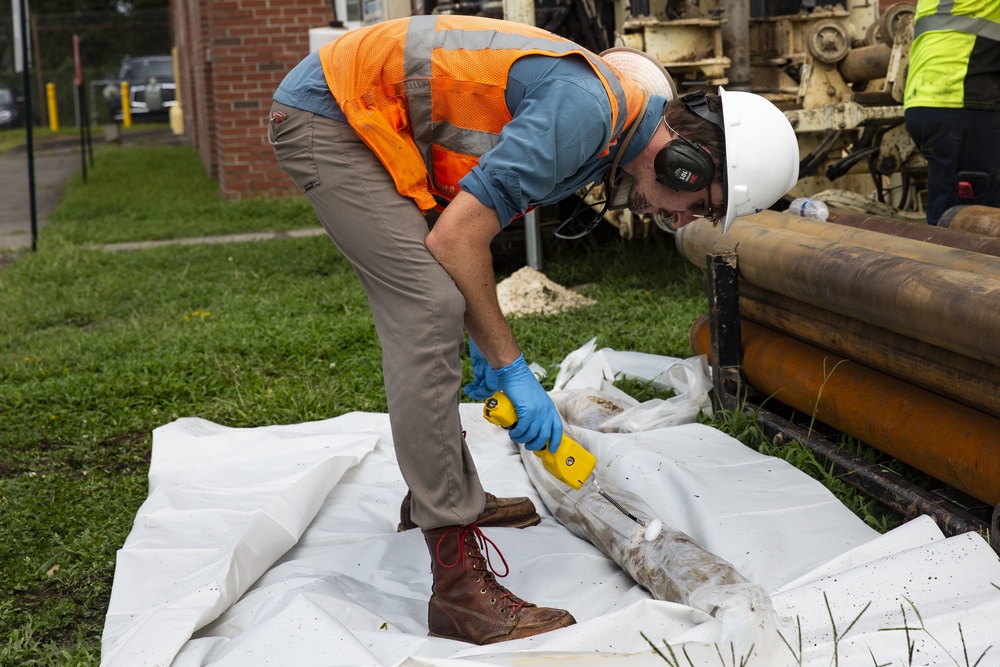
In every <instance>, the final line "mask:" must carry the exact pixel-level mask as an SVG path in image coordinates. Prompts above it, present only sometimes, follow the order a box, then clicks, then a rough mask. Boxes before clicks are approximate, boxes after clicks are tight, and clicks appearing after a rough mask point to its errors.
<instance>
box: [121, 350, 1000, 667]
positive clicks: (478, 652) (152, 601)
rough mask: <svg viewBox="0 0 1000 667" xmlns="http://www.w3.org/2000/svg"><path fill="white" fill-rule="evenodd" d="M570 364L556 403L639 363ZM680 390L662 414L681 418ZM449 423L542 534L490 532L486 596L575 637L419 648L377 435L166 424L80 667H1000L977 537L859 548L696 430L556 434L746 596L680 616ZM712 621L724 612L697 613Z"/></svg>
mask: <svg viewBox="0 0 1000 667" xmlns="http://www.w3.org/2000/svg"><path fill="white" fill-rule="evenodd" d="M571 356H572V355H571ZM578 356H579V357H580V359H579V360H578V361H575V362H573V364H572V366H573V367H574V368H575V370H572V369H571V364H570V363H565V364H564V373H563V375H564V376H565V377H568V378H569V379H568V380H567V381H564V382H563V383H562V385H561V387H560V388H561V389H566V388H567V387H568V386H569V388H573V387H572V386H570V385H571V383H572V382H576V383H577V384H578V385H580V386H583V387H586V386H590V387H596V385H600V384H601V380H602V378H606V377H607V374H608V373H611V374H612V375H613V374H615V373H619V372H623V371H622V368H623V367H624V366H626V365H627V364H628V363H632V362H635V361H636V360H637V358H636V357H633V356H631V355H630V354H629V353H622V352H612V351H601V352H596V353H595V352H593V350H592V349H590V350H584V351H583V352H582V353H581V354H580V355H578ZM616 357H620V358H622V359H625V360H627V363H626V364H620V363H618V362H617V361H615V359H616ZM609 360H610V361H609ZM567 361H568V362H569V361H571V360H570V359H569V358H568V359H567ZM653 361H656V362H657V363H656V364H653V363H651V362H653ZM679 363H680V360H664V359H663V358H657V359H654V358H651V357H650V355H642V358H641V359H639V361H638V363H636V364H635V366H636V368H637V369H638V372H636V373H632V372H631V371H625V372H629V373H630V374H633V375H635V376H636V377H643V376H644V374H649V373H653V372H654V371H655V375H654V377H655V376H657V375H660V373H661V372H662V371H663V370H669V369H671V368H672V369H674V370H673V372H677V371H678V370H683V371H684V372H683V373H681V374H682V375H686V374H687V372H688V370H690V369H691V368H695V367H697V365H698V363H699V362H697V361H694V362H693V363H684V364H681V367H680V368H678V364H679ZM588 365H589V368H590V370H588V371H584V369H586V368H587V367H588ZM595 367H596V368H598V369H599V370H597V371H595V370H594V369H595ZM567 369H570V370H567ZM656 369H660V370H656ZM633 370H634V369H633ZM581 373H582V374H583V375H588V374H589V375H591V380H588V381H583V379H582V376H581ZM695 375H696V374H695ZM594 378H596V381H595V380H594ZM580 386H577V387H576V388H580ZM697 386H698V381H695V382H694V383H692V387H694V388H693V389H690V391H694V392H697V391H698V389H697ZM690 391H689V390H682V391H680V394H681V395H682V396H684V397H685V398H682V400H679V401H675V403H687V402H690V403H693V404H695V405H700V403H699V401H698V400H694V399H691V394H690ZM689 399H691V400H689ZM671 400H673V399H671ZM650 407H653V408H660V413H659V414H658V416H657V417H656V418H655V419H654V420H652V421H659V420H661V419H666V420H667V421H669V420H670V419H673V418H674V417H673V416H670V415H668V414H667V413H669V412H671V410H669V409H667V410H664V409H663V408H662V404H658V405H654V406H650ZM690 407H691V406H690V405H688V406H686V408H688V409H690ZM698 409H701V408H695V409H694V414H697V411H698ZM640 413H641V411H640ZM640 413H636V415H635V416H636V418H637V419H638V420H639V421H638V422H636V423H637V424H639V425H640V426H641V422H642V421H643V417H642V415H641V414H640ZM462 414H463V421H464V425H465V426H466V428H467V429H468V434H467V441H468V442H469V445H470V447H471V448H472V450H473V454H474V456H475V458H476V462H477V466H478V468H479V471H480V475H481V476H482V478H483V480H484V484H485V485H486V487H487V489H488V490H490V491H492V492H493V493H497V494H500V495H526V496H529V497H531V498H533V499H534V501H535V504H536V506H537V507H538V510H539V513H540V514H541V515H542V517H543V521H542V523H541V524H540V525H539V526H535V527H532V528H528V529H524V530H513V529H492V530H489V531H488V534H489V536H490V538H491V539H493V540H494V541H495V542H496V543H497V544H498V546H499V547H500V549H501V550H502V551H503V554H504V556H505V557H506V559H507V562H508V563H509V565H510V574H509V575H508V576H507V577H506V578H505V579H504V580H503V583H504V584H505V585H506V586H508V587H509V588H510V589H511V590H512V591H513V592H514V593H516V594H518V595H521V596H523V597H525V598H526V599H528V600H531V601H532V602H536V603H538V604H544V605H548V606H558V607H562V608H566V609H569V610H570V611H571V612H572V613H573V614H574V616H575V617H576V618H577V621H578V623H577V624H576V625H574V626H572V627H569V628H566V629H563V630H559V631H557V632H552V633H548V634H546V635H541V636H538V637H533V638H529V639H524V640H518V641H514V642H507V643H503V644H498V645H493V646H489V647H477V646H471V645H467V644H463V643H460V642H454V641H450V640H445V639H437V638H430V637H427V636H426V632H427V627H426V604H427V599H428V598H429V596H430V585H431V581H430V567H429V556H428V554H427V551H426V548H425V545H424V544H423V539H422V537H421V535H420V533H419V532H418V531H408V532H405V533H397V532H396V528H395V527H396V523H397V522H398V511H399V502H400V500H401V499H402V496H403V494H404V493H405V485H404V483H403V481H402V479H401V477H400V476H399V472H398V469H397V467H396V463H395V458H394V456H393V452H392V441H391V436H390V434H389V429H388V419H387V418H386V416H385V415H379V414H362V413H352V414H349V415H344V416H342V417H338V418H335V419H330V420H326V421H321V422H313V423H308V424H297V425H289V426H273V427H264V428H257V429H230V428H226V427H223V426H219V425H215V424H211V423H209V422H205V421H203V420H192V419H181V420H178V421H176V422H173V423H170V424H167V425H165V426H163V427H161V428H160V429H157V431H155V432H154V437H153V460H152V463H151V466H150V494H149V497H148V499H147V501H146V502H145V503H144V504H143V506H142V507H141V508H140V509H139V512H138V514H137V516H136V520H135V523H134V526H133V530H132V532H131V534H130V535H129V537H128V539H127V541H126V544H125V545H124V547H123V549H122V550H121V551H120V552H119V557H118V567H117V569H116V573H115V582H114V587H113V590H112V595H111V601H110V605H109V610H108V617H107V622H106V625H105V633H104V638H103V642H102V665H105V666H107V667H137V666H140V665H161V666H166V665H173V666H174V667H191V666H195V665H198V666H200V665H213V666H220V667H221V666H226V665H239V667H256V666H258V665H260V666H264V665H296V666H305V665H354V664H365V665H446V664H452V663H455V664H458V663H459V662H460V663H461V664H465V665H469V664H483V665H486V664H489V665H496V664H514V663H520V664H524V663H525V662H529V663H530V662H535V661H541V660H542V659H544V660H545V661H546V662H547V663H572V664H574V665H587V664H606V663H607V660H608V659H609V657H614V659H615V661H616V662H621V663H623V664H637V665H638V664H642V665H647V664H648V665H663V664H665V663H664V661H663V660H662V658H660V656H658V655H656V654H655V653H654V652H653V651H652V649H651V648H650V646H649V644H648V643H647V641H646V639H645V638H643V634H645V636H646V637H648V638H650V639H651V640H653V641H654V642H656V643H657V645H658V646H659V648H660V650H662V651H664V652H666V651H667V650H668V649H667V648H665V644H664V642H667V643H669V645H670V646H671V647H672V649H673V650H674V651H675V652H676V654H677V655H678V656H679V657H680V658H681V660H682V663H681V664H686V661H687V658H684V657H683V656H684V654H686V655H687V656H688V657H689V658H690V661H691V663H692V664H695V665H702V664H704V665H718V664H730V663H731V662H732V660H731V655H735V656H736V664H739V660H740V657H741V654H746V652H747V650H749V647H753V651H754V660H753V662H752V663H751V664H767V665H783V664H789V665H797V664H802V665H816V666H818V665H824V666H825V665H830V664H833V663H834V656H836V659H837V661H838V663H837V664H840V665H853V664H866V665H870V664H876V663H877V664H887V663H891V664H900V665H908V664H914V665H924V664H926V665H936V664H965V662H964V659H963V655H968V656H969V658H970V660H969V664H972V663H973V662H975V660H976V658H978V657H979V655H980V654H982V653H983V651H987V653H986V657H985V658H984V660H983V662H981V663H980V664H981V665H986V664H1000V647H994V646H993V644H994V639H993V638H994V636H995V624H996V619H998V618H1000V588H998V586H1000V562H998V559H997V557H996V554H995V553H994V552H993V551H992V550H991V549H990V548H989V546H988V545H987V544H986V543H985V541H984V540H982V538H980V537H978V536H975V535H962V536H958V537H953V538H949V539H944V538H943V536H942V535H941V533H940V531H938V530H937V528H936V527H935V526H934V525H933V522H931V521H930V520H929V519H918V520H915V521H912V522H910V523H908V524H906V525H904V526H902V527H901V528H898V529H896V530H894V531H892V532H890V533H889V534H887V535H884V536H879V535H878V534H877V533H875V532H874V531H873V530H871V529H870V528H868V527H866V526H865V525H864V524H863V522H861V521H860V520H859V519H857V518H856V517H854V516H853V515H852V514H850V513H849V512H848V511H847V510H845V509H844V508H843V506H842V505H840V503H839V502H837V501H836V500H835V499H834V498H833V497H832V496H830V494H829V493H827V492H826V491H825V489H823V487H822V486H821V485H819V484H818V483H816V482H815V481H813V480H812V479H811V478H808V477H807V476H806V475H805V474H803V473H801V472H800V471H798V470H796V469H794V468H793V467H791V466H790V465H788V464H785V463H784V462H782V461H779V460H776V459H773V458H769V457H763V456H761V455H759V454H756V453H755V452H753V451H751V450H749V449H747V448H746V447H744V446H743V445H742V444H741V443H739V442H737V441H736V440H733V439H732V438H729V437H727V436H725V435H723V434H721V433H719V432H718V431H715V430H713V429H711V428H708V427H705V426H700V425H697V424H686V425H680V426H667V427H661V428H653V429H651V430H650V429H646V430H637V431H635V432H630V433H602V432H600V431H597V430H590V429H587V430H583V429H580V428H577V429H576V430H575V431H574V436H575V437H578V438H579V439H580V441H581V443H582V444H584V445H585V446H587V447H588V448H589V449H591V450H592V451H594V452H595V454H597V456H598V469H597V472H598V474H599V475H601V477H602V479H605V480H607V481H608V482H609V483H610V484H612V485H614V486H615V487H617V488H620V489H622V491H623V492H624V493H629V494H633V495H635V496H636V497H639V498H641V499H642V501H643V502H644V503H646V504H647V505H648V506H649V508H650V511H651V512H653V513H655V514H656V515H657V516H658V517H659V518H661V519H662V520H663V521H664V523H666V524H667V525H669V526H671V527H673V528H676V529H677V530H681V531H683V532H684V533H686V534H688V535H690V536H691V537H692V538H694V539H695V540H696V541H697V542H698V543H699V544H700V545H701V546H702V547H705V548H706V549H708V550H709V551H710V552H712V553H713V554H716V555H718V556H719V557H720V558H722V559H724V560H725V561H727V562H729V563H731V564H732V565H733V566H734V567H735V568H736V570H737V571H738V572H739V573H740V575H742V576H743V577H744V578H746V579H747V580H748V582H749V583H748V584H747V586H750V587H752V590H749V591H748V590H746V589H743V590H742V592H738V593H737V594H736V595H733V594H732V593H733V592H734V589H727V587H726V586H718V587H708V588H705V589H701V590H700V591H695V593H694V595H695V596H697V597H696V599H693V600H690V601H689V602H690V603H691V605H692V606H687V605H681V604H676V603H671V602H664V601H658V600H653V599H652V598H651V596H650V594H649V593H648V591H646V590H645V589H644V588H642V587H641V586H639V585H638V584H636V583H635V581H634V580H633V579H632V578H631V577H630V576H629V575H627V574H626V573H625V572H624V571H623V570H622V568H620V567H619V566H618V565H617V563H615V562H614V561H613V560H612V559H611V558H609V557H608V556H607V555H605V554H604V553H602V552H601V551H600V550H599V549H598V548H597V547H595V546H594V545H592V544H591V543H589V542H588V541H585V540H583V539H581V538H580V537H578V536H577V535H575V534H574V533H573V532H571V531H570V530H569V529H567V528H566V527H564V526H563V525H562V524H560V523H559V522H558V521H557V520H556V519H555V517H554V516H553V515H552V514H551V513H550V512H548V511H547V509H546V505H545V504H544V502H543V499H542V496H541V495H540V494H539V492H538V491H537V490H536V489H535V487H534V486H533V485H532V483H531V481H530V478H529V476H528V474H527V472H526V470H525V467H524V465H523V464H522V461H521V457H520V455H519V453H518V450H517V448H516V446H514V445H513V444H512V443H511V442H510V441H509V439H508V438H507V435H506V433H505V432H504V431H502V430H501V429H499V428H498V427H495V426H493V425H491V424H489V423H487V422H486V421H485V420H484V419H483V418H482V416H481V415H482V412H481V406H478V405H475V404H468V405H463V413H462ZM755 594H759V595H760V596H761V597H760V598H759V599H757V600H756V602H751V606H753V608H752V609H750V608H749V607H748V606H747V604H746V600H748V599H750V600H753V597H752V596H753V595H755ZM748 596H749V597H748ZM715 607H718V608H719V609H720V610H725V611H726V612H727V613H716V615H715V616H714V617H713V616H710V615H708V614H706V613H705V612H704V611H702V610H703V609H706V608H709V609H710V608H715ZM768 607H770V608H771V609H772V610H773V613H769V614H763V615H762V614H761V613H759V611H760V609H767V608H768ZM918 612H919V613H918ZM762 619H763V620H762ZM904 627H908V628H909V630H908V631H904V630H902V629H901V628H904ZM800 633H801V637H802V639H801V644H800V643H799V635H800ZM911 644H912V650H913V659H912V660H910V659H909V657H908V656H909V651H910V645H911ZM800 646H801V648H800ZM991 647H992V648H991ZM682 652H683V653H682ZM720 654H721V655H723V656H725V661H724V663H720V662H719V660H720ZM873 657H874V659H875V662H873Z"/></svg>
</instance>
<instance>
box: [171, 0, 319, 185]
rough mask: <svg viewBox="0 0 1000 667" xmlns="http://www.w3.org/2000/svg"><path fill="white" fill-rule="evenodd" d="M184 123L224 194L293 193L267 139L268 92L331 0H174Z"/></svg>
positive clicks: (301, 51) (300, 53)
mask: <svg viewBox="0 0 1000 667" xmlns="http://www.w3.org/2000/svg"><path fill="white" fill-rule="evenodd" d="M171 17H172V21H173V25H174V39H175V42H176V47H177V59H178V69H179V71H180V79H181V81H180V83H181V105H182V107H183V109H184V120H185V127H186V129H187V135H188V136H189V137H190V139H191V142H192V144H193V145H194V147H195V148H197V150H198V153H199V154H200V155H201V160H202V163H203V164H204V165H205V170H206V171H207V172H208V173H209V174H210V175H211V176H212V178H214V179H216V180H217V181H218V182H219V187H220V191H221V193H222V196H223V197H224V198H226V199H231V200H238V199H244V198H248V197H256V196H262V195H268V196H281V195H288V194H294V193H297V192H298V190H297V189H296V188H295V186H294V185H292V182H291V180H290V179H289V178H288V176H287V175H285V173H284V172H282V171H281V170H280V169H279V168H278V166H277V164H276V163H275V161H274V154H273V153H272V152H271V147H270V146H269V145H268V143H267V139H266V134H265V131H266V120H267V113H268V110H269V109H270V108H271V95H272V93H274V89H275V88H277V86H278V84H279V83H280V82H281V79H282V78H283V77H284V75H285V73H286V72H288V70H290V69H291V68H292V67H294V66H295V65H296V64H297V63H298V62H299V61H300V60H301V59H302V58H303V57H304V56H306V55H307V54H308V53H309V28H316V27H321V26H325V25H327V24H328V22H329V21H330V19H332V18H333V12H332V10H331V5H330V0H171Z"/></svg>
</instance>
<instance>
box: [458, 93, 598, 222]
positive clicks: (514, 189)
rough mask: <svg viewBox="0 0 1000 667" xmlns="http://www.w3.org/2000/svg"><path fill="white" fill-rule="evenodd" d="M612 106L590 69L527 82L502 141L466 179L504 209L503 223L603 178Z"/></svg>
mask: <svg viewBox="0 0 1000 667" xmlns="http://www.w3.org/2000/svg"><path fill="white" fill-rule="evenodd" d="M611 129H612V127H611V109H610V103H609V101H608V97H607V94H606V93H605V91H604V88H603V85H602V84H601V82H600V80H599V79H598V78H597V77H596V76H594V75H593V74H591V75H585V76H576V77H573V78H568V79H564V78H553V79H551V80H545V81H540V82H538V83H536V84H534V85H532V86H530V87H529V88H527V89H526V90H525V94H524V97H523V98H522V99H521V100H520V102H519V104H518V105H517V108H516V109H514V110H513V118H512V120H511V121H510V122H509V123H508V124H507V125H506V126H505V127H504V128H503V130H502V131H501V133H500V140H499V142H498V143H497V145H496V146H495V147H494V148H493V149H492V150H490V151H489V152H487V153H485V154H484V155H482V157H480V160H479V165H478V166H476V167H475V168H473V169H472V171H470V172H469V173H468V174H467V175H466V176H465V177H464V178H462V180H461V181H459V185H460V186H461V187H462V189H464V190H466V191H468V192H469V193H471V194H472V195H474V196H475V197H476V198H477V199H479V201H480V202H482V203H483V205H485V206H488V207H489V208H491V209H493V210H494V211H496V212H497V215H498V217H499V218H500V222H501V225H503V226H504V227H506V226H507V225H508V224H509V223H510V221H511V219H513V218H515V217H517V216H519V215H522V214H523V213H524V212H525V211H526V210H527V209H528V208H529V207H532V206H538V205H542V204H553V203H556V202H558V201H561V200H563V199H565V198H566V197H567V196H569V195H570V194H572V193H573V192H575V191H576V190H578V189H579V188H580V187H583V186H584V185H586V184H587V183H589V182H591V181H593V180H596V178H598V177H599V176H600V175H602V174H601V172H602V171H604V170H606V165H603V164H602V163H603V162H604V160H602V159H601V158H602V154H603V153H604V152H605V149H606V148H607V145H608V142H609V141H610V138H611Z"/></svg>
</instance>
